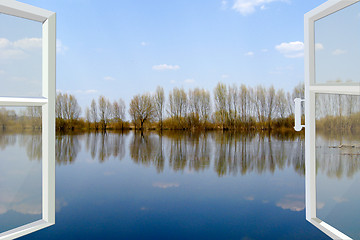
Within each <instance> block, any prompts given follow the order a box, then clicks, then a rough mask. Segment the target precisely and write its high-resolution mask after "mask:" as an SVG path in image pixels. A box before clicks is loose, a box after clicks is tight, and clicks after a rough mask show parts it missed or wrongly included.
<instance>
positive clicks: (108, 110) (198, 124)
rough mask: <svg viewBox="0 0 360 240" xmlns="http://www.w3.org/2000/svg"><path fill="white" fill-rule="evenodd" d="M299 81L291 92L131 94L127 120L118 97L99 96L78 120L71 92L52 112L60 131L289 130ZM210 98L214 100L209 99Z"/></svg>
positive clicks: (234, 89)
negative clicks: (111, 100)
mask: <svg viewBox="0 0 360 240" xmlns="http://www.w3.org/2000/svg"><path fill="white" fill-rule="evenodd" d="M303 95H304V86H303V85H302V84H299V85H298V86H296V87H295V88H294V90H293V92H292V93H289V92H285V91H284V90H282V89H280V90H277V91H276V90H275V89H274V87H269V88H265V87H263V86H257V87H255V88H251V87H247V86H245V85H241V86H240V87H238V86H237V85H235V84H233V85H231V86H230V85H229V86H227V85H225V84H223V83H218V84H217V86H216V87H215V89H214V91H213V96H211V93H210V92H209V91H207V90H206V89H203V88H195V89H190V90H188V91H185V89H183V88H174V89H172V90H171V91H170V92H169V93H168V96H167V98H166V96H165V92H164V89H163V88H162V87H157V89H156V91H155V93H154V94H150V93H144V94H138V95H136V96H134V97H133V98H132V99H131V101H130V104H129V109H128V111H127V112H128V114H129V116H130V121H128V122H127V121H126V113H127V112H126V105H125V102H124V101H123V100H122V99H119V100H118V101H114V102H110V100H109V99H107V98H106V97H104V96H100V97H99V98H98V100H97V101H96V100H95V99H93V100H92V102H91V105H90V106H89V107H87V108H86V110H85V119H81V118H80V115H81V108H80V106H79V105H78V103H77V100H76V98H75V96H73V95H71V94H70V95H68V94H61V93H59V94H58V95H57V101H56V112H57V128H58V129H59V130H66V129H76V128H88V129H95V130H106V129H129V128H134V129H141V130H144V129H146V128H147V129H149V128H150V129H159V130H162V129H174V130H191V129H249V128H257V129H271V128H281V127H285V128H292V126H293V111H294V109H293V99H294V98H295V97H303ZM212 99H213V101H212Z"/></svg>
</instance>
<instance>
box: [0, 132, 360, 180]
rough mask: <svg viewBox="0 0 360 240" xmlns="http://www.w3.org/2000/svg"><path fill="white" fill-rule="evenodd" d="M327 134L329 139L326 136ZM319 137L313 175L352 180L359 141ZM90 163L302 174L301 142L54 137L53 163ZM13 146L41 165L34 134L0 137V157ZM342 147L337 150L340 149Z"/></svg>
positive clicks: (167, 135)
mask: <svg viewBox="0 0 360 240" xmlns="http://www.w3.org/2000/svg"><path fill="white" fill-rule="evenodd" d="M329 134H330V133H329ZM329 134H325V135H322V134H320V133H318V137H317V144H316V146H317V147H316V149H317V155H316V157H317V169H318V171H320V172H322V173H325V174H327V175H328V176H329V177H333V178H343V177H352V176H353V175H354V174H355V173H357V172H358V171H360V139H359V136H358V135H346V136H344V135H338V134H337V135H332V134H330V135H329ZM82 142H84V144H85V150H86V151H87V152H89V153H90V155H91V157H92V159H96V160H98V161H99V162H105V161H107V160H108V159H110V158H116V159H120V160H121V159H123V158H124V157H125V153H126V150H128V151H129V154H130V157H131V159H132V161H133V162H134V163H137V164H140V165H144V166H148V167H154V168H156V170H157V171H158V172H162V171H163V170H164V168H165V165H166V164H168V167H169V168H170V169H172V170H173V171H197V172H198V171H204V170H207V169H210V168H212V169H214V171H215V172H216V173H217V175H218V176H225V175H237V174H240V175H245V174H248V173H252V172H253V173H257V174H263V173H265V172H271V173H272V172H274V171H276V170H277V169H280V170H281V169H285V168H288V167H292V168H293V169H294V171H295V172H297V173H298V174H299V175H304V173H305V161H304V136H303V135H294V134H289V135H287V136H286V135H282V134H278V133H273V134H257V133H256V134H240V133H235V132H202V133H184V132H171V131H166V132H164V133H163V134H158V133H147V134H143V135H141V134H135V133H131V134H129V133H124V134H122V133H89V134H82V135H58V136H57V137H56V161H57V164H58V165H67V164H72V163H74V162H75V161H76V159H77V158H78V153H79V152H80V151H81V145H82V144H81V143H82ZM16 143H18V144H19V146H20V147H23V148H25V149H26V153H27V155H28V157H29V159H30V160H37V161H40V160H41V155H42V142H41V134H40V132H34V133H31V134H30V133H26V134H25V133H24V134H4V133H2V134H0V151H4V150H5V148H6V147H7V146H14V145H16ZM340 146H343V147H340Z"/></svg>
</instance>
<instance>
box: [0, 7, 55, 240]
mask: <svg viewBox="0 0 360 240" xmlns="http://www.w3.org/2000/svg"><path fill="white" fill-rule="evenodd" d="M0 13H3V14H7V15H12V16H16V17H20V18H26V19H29V20H34V21H37V22H41V23H42V97H40V98H26V97H24V98H18V97H0V106H41V107H42V219H41V220H39V221H36V222H33V223H30V224H27V225H24V226H20V227H18V228H15V229H12V230H9V231H6V232H3V233H0V240H8V239H15V238H18V237H21V236H24V235H27V234H29V233H32V232H35V231H38V230H40V229H43V228H46V227H48V226H51V225H53V224H55V95H56V83H55V79H56V15H55V13H54V12H50V11H47V10H44V9H41V8H38V7H34V6H31V5H28V4H24V3H20V2H17V1H15V0H0Z"/></svg>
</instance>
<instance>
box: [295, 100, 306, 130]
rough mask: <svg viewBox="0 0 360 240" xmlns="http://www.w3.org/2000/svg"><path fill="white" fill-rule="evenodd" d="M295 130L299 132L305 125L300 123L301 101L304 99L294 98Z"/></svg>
mask: <svg viewBox="0 0 360 240" xmlns="http://www.w3.org/2000/svg"><path fill="white" fill-rule="evenodd" d="M294 101H295V127H294V129H295V131H298V132H300V131H301V129H303V127H305V125H301V102H305V99H301V98H295V100H294Z"/></svg>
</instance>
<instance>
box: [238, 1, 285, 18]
mask: <svg viewBox="0 0 360 240" xmlns="http://www.w3.org/2000/svg"><path fill="white" fill-rule="evenodd" d="M272 2H287V1H285V0H236V1H235V3H234V5H233V7H232V8H233V9H234V10H235V11H237V12H239V13H240V14H241V15H243V16H246V15H250V14H252V13H254V12H255V11H256V9H257V8H260V9H261V10H264V9H266V5H267V4H270V3H272Z"/></svg>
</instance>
